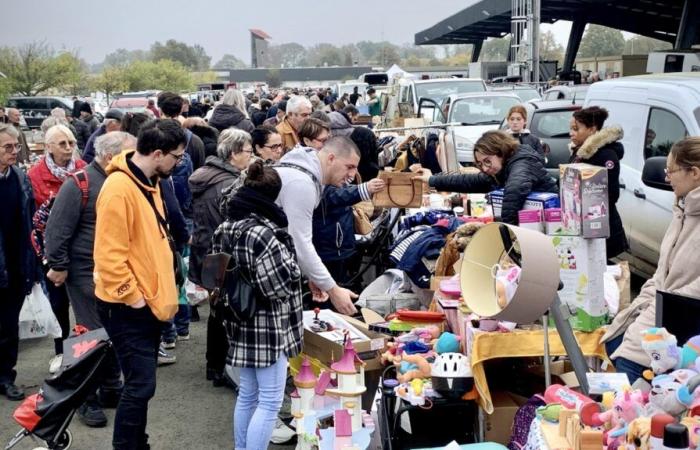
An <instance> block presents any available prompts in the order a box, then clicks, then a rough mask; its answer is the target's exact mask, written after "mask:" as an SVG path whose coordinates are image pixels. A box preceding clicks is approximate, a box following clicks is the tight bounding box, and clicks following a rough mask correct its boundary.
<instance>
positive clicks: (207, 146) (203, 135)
mask: <svg viewBox="0 0 700 450" xmlns="http://www.w3.org/2000/svg"><path fill="white" fill-rule="evenodd" d="M190 131H191V132H192V133H194V134H195V135H197V136H198V137H199V139H201V140H202V143H203V144H204V155H205V159H206V158H209V157H210V156H216V147H217V145H218V141H219V131H218V130H217V129H216V128H214V127H209V126H207V127H203V126H201V125H194V126H193V127H191V128H190Z"/></svg>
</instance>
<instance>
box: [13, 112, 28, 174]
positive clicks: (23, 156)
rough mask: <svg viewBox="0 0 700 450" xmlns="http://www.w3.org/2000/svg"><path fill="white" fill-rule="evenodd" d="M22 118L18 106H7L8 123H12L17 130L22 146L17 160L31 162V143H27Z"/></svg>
mask: <svg viewBox="0 0 700 450" xmlns="http://www.w3.org/2000/svg"><path fill="white" fill-rule="evenodd" d="M21 120H22V114H20V112H19V109H17V108H7V123H9V124H11V125H12V126H13V127H15V130H17V133H18V138H17V139H19V143H20V145H21V146H22V147H21V148H20V149H19V154H18V155H17V161H19V162H21V163H28V162H30V155H31V151H30V150H29V144H28V143H27V138H26V137H25V136H24V133H23V132H22V129H21V128H20V121H21Z"/></svg>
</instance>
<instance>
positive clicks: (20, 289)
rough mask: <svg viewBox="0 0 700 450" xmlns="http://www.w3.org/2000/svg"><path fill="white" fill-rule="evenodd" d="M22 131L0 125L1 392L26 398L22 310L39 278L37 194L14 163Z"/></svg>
mask: <svg viewBox="0 0 700 450" xmlns="http://www.w3.org/2000/svg"><path fill="white" fill-rule="evenodd" d="M19 133H20V132H19V131H18V130H17V129H15V127H14V126H12V125H11V124H0V198H2V210H3V211H2V214H0V299H1V300H0V395H4V396H5V397H7V398H8V399H9V400H22V399H23V398H24V391H23V390H22V389H21V388H19V387H17V386H16V385H15V378H16V376H17V372H16V371H15V366H16V365H17V353H18V346H19V327H18V323H19V312H20V310H21V309H22V303H24V297H25V296H26V295H27V294H29V292H30V291H31V289H32V286H33V285H34V282H35V281H37V280H38V276H37V273H38V272H37V267H36V258H35V256H34V251H33V250H32V247H31V244H30V239H29V234H30V232H31V230H32V216H33V215H34V208H35V206H34V194H33V193H32V186H31V183H30V182H29V178H28V177H27V176H26V175H25V174H24V172H23V171H22V170H20V169H18V168H17V166H15V164H16V163H17V154H18V153H19V150H20V143H19Z"/></svg>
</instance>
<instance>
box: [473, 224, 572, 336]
mask: <svg viewBox="0 0 700 450" xmlns="http://www.w3.org/2000/svg"><path fill="white" fill-rule="evenodd" d="M501 225H504V224H500V223H491V224H488V225H486V226H484V227H482V228H481V229H480V230H479V231H477V232H476V234H475V235H474V237H473V238H472V240H471V242H470V243H469V245H468V246H467V248H466V250H465V251H464V259H463V260H462V270H461V274H460V283H461V287H462V296H463V297H464V301H465V302H466V304H467V306H468V307H469V308H470V309H471V310H472V311H473V312H474V313H476V314H478V315H479V316H481V317H489V318H492V319H495V320H505V321H509V322H516V323H521V324H524V323H531V322H534V321H535V320H536V319H538V318H539V317H541V316H542V314H543V313H544V312H545V311H547V310H548V309H549V306H550V305H551V303H552V301H553V300H554V295H555V294H556V292H557V288H558V286H559V263H558V261H557V257H556V253H555V250H554V246H553V245H552V241H551V237H548V236H546V235H544V234H542V233H539V232H537V231H533V230H527V229H524V228H520V227H516V226H513V225H505V226H506V227H508V231H509V232H510V235H511V239H512V240H513V242H514V246H515V248H517V249H518V250H519V252H520V254H521V255H522V256H521V258H522V266H521V269H522V270H521V272H520V282H519V283H518V287H517V289H516V290H515V293H514V294H513V297H512V299H511V301H510V303H508V305H507V306H506V307H505V308H503V309H501V307H500V306H499V305H498V300H497V294H496V279H495V267H496V265H497V264H499V262H501V259H502V257H503V254H504V253H505V251H506V250H507V249H505V248H504V244H503V240H502V239H501V233H500V229H499V227H500V226H501Z"/></svg>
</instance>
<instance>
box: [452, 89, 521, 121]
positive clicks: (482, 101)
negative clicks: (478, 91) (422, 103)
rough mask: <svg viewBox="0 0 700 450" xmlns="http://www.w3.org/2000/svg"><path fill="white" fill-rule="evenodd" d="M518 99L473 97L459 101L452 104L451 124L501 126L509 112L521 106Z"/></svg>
mask: <svg viewBox="0 0 700 450" xmlns="http://www.w3.org/2000/svg"><path fill="white" fill-rule="evenodd" d="M519 103H520V99H519V98H517V97H496V96H489V97H473V98H465V99H458V100H455V102H454V103H453V104H452V111H451V113H450V122H463V123H467V124H469V125H489V124H493V125H496V124H500V123H501V121H502V120H503V118H504V117H505V116H506V115H507V114H508V110H509V109H510V108H511V107H513V106H515V105H517V104H519Z"/></svg>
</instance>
